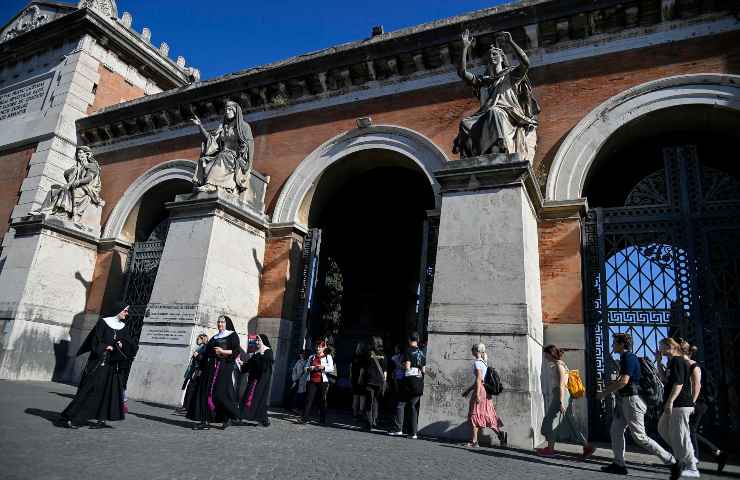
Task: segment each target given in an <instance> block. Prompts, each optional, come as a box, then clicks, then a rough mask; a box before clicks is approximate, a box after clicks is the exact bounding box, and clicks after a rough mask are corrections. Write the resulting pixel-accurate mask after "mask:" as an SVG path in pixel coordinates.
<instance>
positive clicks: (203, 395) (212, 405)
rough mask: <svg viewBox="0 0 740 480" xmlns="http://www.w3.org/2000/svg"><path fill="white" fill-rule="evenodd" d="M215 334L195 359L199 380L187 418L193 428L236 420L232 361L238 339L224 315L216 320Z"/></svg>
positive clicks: (236, 407) (237, 411)
mask: <svg viewBox="0 0 740 480" xmlns="http://www.w3.org/2000/svg"><path fill="white" fill-rule="evenodd" d="M216 327H217V328H218V333H217V334H216V335H214V336H213V337H211V339H210V340H209V341H208V344H207V345H206V349H205V352H204V353H202V354H200V355H199V356H198V360H199V361H200V369H201V372H203V373H202V374H201V379H200V381H199V382H198V385H197V386H196V387H195V392H194V394H193V398H192V400H191V401H190V404H189V405H188V412H187V415H186V417H187V418H189V419H190V420H195V421H197V422H198V424H197V425H195V426H194V427H193V428H195V429H196V430H204V429H208V428H209V426H208V422H223V428H224V429H226V428H227V427H228V426H229V425H231V421H232V420H237V419H238V418H239V406H238V400H237V396H236V385H235V382H234V376H235V373H236V372H235V365H236V363H235V361H236V357H237V356H238V355H239V336H238V335H237V334H236V332H235V331H234V324H233V323H232V321H231V318H229V317H228V316H226V315H222V316H220V317H218V321H217V322H216Z"/></svg>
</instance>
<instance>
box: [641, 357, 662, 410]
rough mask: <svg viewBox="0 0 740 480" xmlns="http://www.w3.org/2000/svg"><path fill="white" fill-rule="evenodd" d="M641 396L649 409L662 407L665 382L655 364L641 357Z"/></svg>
mask: <svg viewBox="0 0 740 480" xmlns="http://www.w3.org/2000/svg"><path fill="white" fill-rule="evenodd" d="M639 361H640V396H641V397H642V399H643V400H645V403H646V404H647V406H648V407H657V406H660V405H661V403H662V402H663V382H662V381H661V380H660V376H659V375H658V369H657V368H656V367H655V365H653V362H651V361H650V360H648V359H647V358H645V357H640V358H639Z"/></svg>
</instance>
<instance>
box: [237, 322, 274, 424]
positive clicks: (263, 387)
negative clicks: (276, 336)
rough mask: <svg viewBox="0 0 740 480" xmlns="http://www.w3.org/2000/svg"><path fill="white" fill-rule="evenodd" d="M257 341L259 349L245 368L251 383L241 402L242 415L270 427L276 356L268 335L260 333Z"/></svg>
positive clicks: (246, 418)
mask: <svg viewBox="0 0 740 480" xmlns="http://www.w3.org/2000/svg"><path fill="white" fill-rule="evenodd" d="M256 342H257V351H256V352H254V354H253V355H252V356H251V357H249V360H247V363H246V365H244V369H245V370H246V371H247V373H248V374H249V384H248V387H247V390H246V392H245V393H244V397H243V400H242V402H241V414H242V415H241V417H242V419H244V420H250V421H256V422H259V424H260V425H262V426H263V427H269V426H270V419H269V418H268V416H267V402H268V400H269V398H270V386H271V385H272V366H273V364H274V363H275V357H274V354H273V352H272V348H271V347H270V340H269V339H268V338H267V335H265V334H262V333H260V334H258V335H257V339H256Z"/></svg>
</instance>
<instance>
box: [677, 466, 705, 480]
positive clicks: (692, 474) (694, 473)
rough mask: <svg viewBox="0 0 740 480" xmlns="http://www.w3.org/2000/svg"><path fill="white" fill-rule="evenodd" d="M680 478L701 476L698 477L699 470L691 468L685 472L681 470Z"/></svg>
mask: <svg viewBox="0 0 740 480" xmlns="http://www.w3.org/2000/svg"><path fill="white" fill-rule="evenodd" d="M681 476H682V477H684V478H699V477H701V475H699V470H698V469H697V468H696V467H693V468H687V469H686V470H683V471H682V472H681Z"/></svg>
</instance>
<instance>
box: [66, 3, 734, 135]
mask: <svg viewBox="0 0 740 480" xmlns="http://www.w3.org/2000/svg"><path fill="white" fill-rule="evenodd" d="M678 8H679V7H677V6H675V5H674V6H672V7H671V8H668V7H666V8H663V9H661V3H660V1H659V0H648V1H645V2H642V3H640V4H639V6H638V4H637V3H624V2H619V1H613V0H596V1H587V0H557V1H554V0H544V1H543V0H538V1H529V2H526V1H525V2H519V3H513V4H508V5H503V6H500V7H496V8H492V9H487V10H482V11H479V12H474V13H472V14H468V15H462V16H458V17H453V18H449V19H444V20H440V21H437V22H432V23H428V24H424V25H420V26H417V27H413V28H408V29H404V30H400V31H397V32H391V33H388V34H383V35H378V36H375V37H372V38H370V39H367V40H363V41H360V42H354V43H349V44H345V45H339V46H337V47H332V48H329V49H326V50H322V51H320V52H315V53H309V54H306V55H301V56H297V57H293V58H290V59H287V60H284V61H280V62H276V63H273V64H270V65H266V66H262V67H257V68H252V69H249V70H245V71H242V72H236V73H233V74H229V75H226V76H223V77H220V78H216V79H213V80H209V81H204V82H197V83H194V84H191V85H189V86H187V87H184V88H180V89H175V90H170V91H166V92H161V93H158V94H156V95H150V96H148V97H146V98H141V99H136V100H132V101H130V102H126V103H122V104H119V105H113V106H110V107H107V108H105V109H103V110H102V111H100V112H98V113H96V114H95V115H92V116H90V117H86V118H83V119H80V120H78V123H77V125H78V129H79V131H80V135H81V138H82V140H83V142H84V143H86V144H88V145H91V146H96V147H100V146H105V145H113V144H116V143H119V142H122V141H123V142H125V141H126V140H129V139H135V138H142V139H143V138H146V137H147V136H148V135H150V134H152V133H154V132H168V131H169V132H177V131H179V130H181V129H183V127H184V126H185V125H188V123H187V122H188V119H189V117H190V116H191V115H192V113H193V112H195V113H197V114H198V116H199V117H200V118H201V119H203V120H206V121H207V120H208V119H211V120H215V119H217V118H218V117H220V116H221V115H222V114H223V106H224V104H225V101H226V100H227V99H232V100H234V101H237V102H239V103H240V104H241V106H242V109H243V111H244V112H245V113H246V114H248V116H249V117H253V119H254V118H257V117H263V116H266V115H269V114H271V113H274V114H278V113H279V112H291V111H299V110H301V109H302V108H303V106H308V105H311V109H313V108H320V106H321V105H322V104H325V105H326V106H331V105H332V104H334V103H335V100H336V99H337V98H341V97H344V96H349V97H352V96H357V97H358V98H364V97H366V96H367V94H368V92H370V91H375V90H388V92H389V93H387V94H392V93H393V92H392V90H393V89H394V87H395V86H398V85H405V84H407V83H409V84H410V83H418V84H419V85H417V87H416V88H425V87H424V86H423V85H424V84H426V83H429V82H426V80H427V79H432V78H437V77H444V78H445V83H450V82H456V81H457V75H456V74H455V72H456V70H457V68H458V62H459V57H460V54H461V50H462V45H461V42H460V38H459V37H460V32H462V31H463V30H464V29H466V28H468V29H470V30H471V31H472V32H473V34H474V35H475V37H476V47H475V48H474V49H473V51H472V57H473V61H472V64H471V65H472V66H473V67H474V66H475V65H482V64H483V63H484V62H485V58H486V57H485V56H486V52H487V50H488V48H489V46H490V45H491V44H492V43H493V42H494V40H495V35H496V33H497V32H500V31H503V30H507V31H510V32H511V34H512V36H513V38H514V40H515V41H516V42H517V43H518V44H519V45H520V46H522V47H523V48H525V49H526V50H528V51H529V52H530V56H531V60H535V63H533V65H535V64H536V60H537V59H538V58H539V57H542V56H543V55H545V56H547V55H551V56H552V57H553V59H555V58H561V57H562V58H565V59H568V58H570V57H569V56H568V55H563V52H564V51H569V50H568V49H572V50H575V51H580V52H581V54H583V55H590V53H588V52H591V51H592V47H593V46H594V45H601V44H604V43H609V42H610V41H614V42H616V44H619V45H620V46H619V47H618V48H636V47H635V45H636V43H635V42H632V44H630V45H629V46H625V45H623V43H624V38H622V35H623V32H626V33H624V35H628V36H634V37H635V38H640V37H641V36H644V35H656V32H658V31H663V30H665V31H666V32H670V31H675V30H676V29H677V28H683V27H686V28H689V27H690V28H689V30H691V29H692V28H695V25H697V24H704V23H706V24H707V25H711V24H712V22H715V23H716V22H718V21H719V20H723V19H724V20H728V21H733V18H734V17H731V16H730V15H728V14H727V12H726V11H724V10H718V11H717V12H713V11H711V10H705V11H700V10H697V9H694V10H691V9H688V7H681V8H684V10H683V11H681V10H676V9H678ZM716 8H718V9H719V8H720V7H716ZM674 16H675V17H676V18H678V19H679V20H673V18H674ZM702 22H704V23H702ZM734 22H735V23H737V21H736V20H734ZM725 23H727V22H725ZM723 25H724V24H723ZM696 28H698V27H696ZM715 28H716V29H717V31H724V30H722V29H723V28H724V29H728V28H729V29H733V28H734V29H737V28H738V27H737V25H735V24H733V25H729V26H727V25H724V26H723V27H715ZM711 31H712V29H711V28H709V29H708V30H706V32H704V33H702V34H703V35H706V34H710V33H707V32H711ZM697 34H698V33H696V32H694V31H693V30H691V31H687V32H686V34H685V35H687V37H686V38H692V37H693V36H694V35H697ZM666 35H667V34H666ZM658 36H660V34H658ZM617 37H618V38H617ZM661 38H662V37H661ZM651 41H655V40H651ZM663 41H664V42H672V41H676V38H673V37H671V38H668V37H666V38H664V39H663ZM620 42H621V43H620ZM637 44H639V42H637ZM507 48H508V47H507ZM593 51H594V52H596V51H597V50H593ZM548 52H549V53H548ZM571 56H573V55H571ZM576 58H577V56H576ZM555 61H566V60H555ZM432 83H434V82H432ZM250 121H252V120H250Z"/></svg>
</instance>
